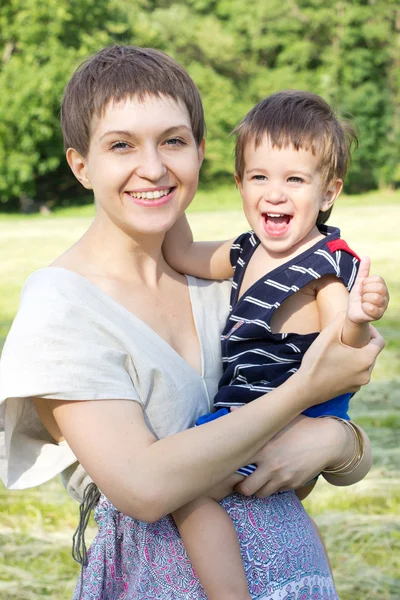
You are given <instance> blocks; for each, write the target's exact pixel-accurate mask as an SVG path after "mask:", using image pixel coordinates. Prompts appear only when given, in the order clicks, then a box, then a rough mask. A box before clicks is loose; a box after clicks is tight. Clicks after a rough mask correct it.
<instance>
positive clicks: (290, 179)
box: [288, 177, 304, 183]
mask: <svg viewBox="0 0 400 600" xmlns="http://www.w3.org/2000/svg"><path fill="white" fill-rule="evenodd" d="M288 181H290V182H291V183H303V181H304V179H302V178H301V177H289V179H288Z"/></svg>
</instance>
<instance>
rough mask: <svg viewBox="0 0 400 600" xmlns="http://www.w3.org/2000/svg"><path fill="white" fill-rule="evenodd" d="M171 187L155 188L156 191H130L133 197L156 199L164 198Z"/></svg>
mask: <svg viewBox="0 0 400 600" xmlns="http://www.w3.org/2000/svg"><path fill="white" fill-rule="evenodd" d="M169 191H170V188H168V189H166V190H154V192H129V194H130V195H131V196H132V198H141V199H142V200H154V199H157V198H162V196H166V195H167V194H169Z"/></svg>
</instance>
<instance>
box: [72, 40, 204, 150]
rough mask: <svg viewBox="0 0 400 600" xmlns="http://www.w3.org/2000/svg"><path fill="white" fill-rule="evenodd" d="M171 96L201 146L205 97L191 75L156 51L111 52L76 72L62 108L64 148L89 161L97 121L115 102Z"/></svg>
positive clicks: (116, 48)
mask: <svg viewBox="0 0 400 600" xmlns="http://www.w3.org/2000/svg"><path fill="white" fill-rule="evenodd" d="M147 95H151V96H162V95H164V96H168V97H170V98H172V99H173V100H176V101H181V102H183V103H184V104H185V106H186V107H187V109H188V112H189V116H190V121H191V125H192V131H193V135H194V138H195V140H196V142H197V144H200V142H201V140H202V139H203V137H204V133H205V122H204V112H203V105H202V102H201V98H200V93H199V91H198V89H197V87H196V85H195V84H194V82H193V80H192V79H191V78H190V76H189V75H188V73H187V72H186V71H185V69H184V68H183V67H181V66H180V65H179V64H178V63H177V62H176V61H175V60H173V59H172V58H171V57H170V56H168V55H167V54H164V53H163V52H160V51H159V50H154V49H153V48H139V47H138V46H118V45H114V46H109V47H107V48H104V49H103V50H101V51H100V52H98V53H97V54H95V55H94V56H92V57H91V58H89V59H88V60H86V61H85V62H83V63H82V64H81V65H80V66H79V67H78V68H77V70H76V71H75V73H74V74H73V76H72V78H71V79H70V81H69V83H68V85H67V87H66V89H65V92H64V97H63V100H62V104H61V128H62V132H63V137H64V147H65V149H67V148H74V149H75V150H77V151H78V152H79V154H81V155H82V156H86V155H87V153H88V151H89V144H90V128H91V123H92V118H93V117H94V116H97V117H100V116H101V115H102V114H103V113H104V110H105V109H106V107H107V105H108V104H109V102H111V101H116V102H118V101H121V100H124V99H126V98H129V97H135V98H139V99H143V98H144V97H145V96H147Z"/></svg>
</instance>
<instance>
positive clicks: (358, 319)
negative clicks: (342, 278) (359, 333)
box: [347, 257, 389, 323]
mask: <svg viewBox="0 0 400 600" xmlns="http://www.w3.org/2000/svg"><path fill="white" fill-rule="evenodd" d="M370 265H371V261H370V259H369V258H368V257H363V258H362V259H361V263H360V268H359V270H358V275H357V279H356V282H355V284H354V286H353V289H352V290H351V292H350V297H349V308H348V311H347V318H348V319H349V320H350V321H352V322H353V323H370V322H371V321H377V320H378V319H380V318H381V317H382V316H383V314H384V313H385V311H386V309H387V306H388V303H389V291H388V289H387V286H386V283H385V282H384V280H383V279H382V277H380V276H379V275H369V269H370Z"/></svg>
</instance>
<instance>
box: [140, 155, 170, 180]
mask: <svg viewBox="0 0 400 600" xmlns="http://www.w3.org/2000/svg"><path fill="white" fill-rule="evenodd" d="M138 159H139V161H138V165H137V167H136V169H135V171H136V173H137V175H138V176H139V177H141V178H142V179H147V180H149V181H159V180H160V179H161V178H162V177H163V176H164V175H165V174H166V173H167V170H168V169H167V167H166V165H165V163H164V160H163V157H162V154H161V153H160V151H159V150H158V148H153V147H148V148H143V149H142V151H141V152H140V153H139V156H138Z"/></svg>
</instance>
